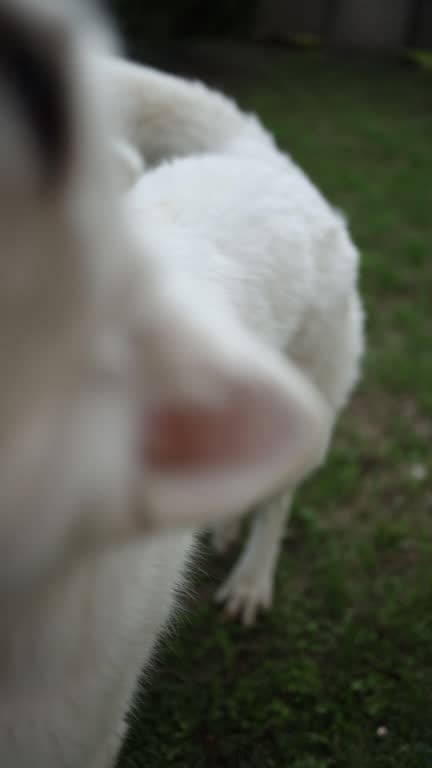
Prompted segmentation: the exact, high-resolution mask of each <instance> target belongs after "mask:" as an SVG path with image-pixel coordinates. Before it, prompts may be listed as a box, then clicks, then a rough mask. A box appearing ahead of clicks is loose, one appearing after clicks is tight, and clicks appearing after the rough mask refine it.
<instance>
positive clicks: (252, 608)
mask: <svg viewBox="0 0 432 768" xmlns="http://www.w3.org/2000/svg"><path fill="white" fill-rule="evenodd" d="M215 599H216V602H218V603H221V604H223V605H224V609H225V613H226V615H227V616H229V617H230V618H239V619H240V620H241V621H242V623H243V624H244V625H245V626H247V627H250V626H252V625H253V624H255V622H256V620H257V617H258V615H259V614H260V613H262V612H263V611H268V610H270V608H271V605H272V600H273V579H272V577H271V576H269V575H268V574H267V573H264V572H261V573H260V572H259V568H258V569H254V570H251V569H250V568H248V567H247V565H246V564H244V563H242V562H240V563H239V564H238V565H237V566H236V567H235V568H234V570H233V571H232V573H231V574H230V576H229V577H228V579H227V580H226V581H225V583H224V584H223V585H222V587H221V588H220V589H219V590H218V591H217V593H216V595H215Z"/></svg>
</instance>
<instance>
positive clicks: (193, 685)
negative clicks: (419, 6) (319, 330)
mask: <svg viewBox="0 0 432 768" xmlns="http://www.w3.org/2000/svg"><path fill="white" fill-rule="evenodd" d="M258 69H259V75H257V78H256V79H254V80H253V82H252V81H250V80H249V81H248V82H246V83H245V82H243V83H239V82H237V84H236V86H235V89H236V92H237V95H238V96H239V98H240V100H241V102H242V103H243V104H244V105H245V106H246V107H247V108H249V109H253V110H254V111H257V112H258V113H259V114H260V115H261V116H262V118H263V120H264V121H265V123H266V124H267V125H268V126H269V127H270V128H271V129H272V130H273V131H274V132H275V134H276V136H277V139H278V141H279V143H280V145H281V146H282V147H284V148H286V149H287V150H289V151H290V152H291V153H292V155H293V156H294V157H295V159H296V160H297V161H299V163H300V164H301V165H302V166H303V167H304V168H305V169H306V170H307V171H308V172H309V173H310V174H311V176H312V178H313V179H314V180H315V181H316V183H317V184H318V185H319V186H320V187H321V188H322V189H323V191H324V192H325V194H326V195H327V196H328V197H329V198H330V199H331V200H332V201H333V202H334V203H335V204H336V205H338V206H340V207H341V208H343V209H344V210H345V211H346V212H347V214H348V216H349V219H350V221H351V226H352V232H353V235H354V238H355V240H356V242H357V243H358V245H359V246H360V249H361V251H362V255H363V269H362V276H361V282H362V290H363V295H364V298H365V302H366V306H367V312H368V336H369V350H368V354H367V359H366V361H365V375H364V380H363V383H362V385H361V387H360V388H359V391H358V393H357V395H356V397H355V398H354V400H353V403H352V405H351V406H350V408H349V409H348V410H347V412H346V413H345V414H344V417H343V419H342V421H341V424H340V427H339V429H338V433H337V436H336V439H335V441H334V444H333V449H332V452H331V455H330V457H329V460H328V463H327V465H326V466H325V467H324V469H323V470H322V471H321V472H320V473H319V474H318V475H317V476H316V477H314V478H312V479H311V480H310V481H309V482H308V484H307V486H306V487H305V488H304V489H303V491H302V492H301V493H300V494H299V496H298V499H297V501H296V505H295V510H294V519H293V525H292V531H291V535H290V537H288V538H287V540H286V544H285V546H284V551H283V555H282V559H281V564H280V568H279V571H278V578H277V591H276V599H275V607H274V609H273V611H272V613H271V614H270V615H269V616H267V617H265V618H263V619H262V620H261V621H260V622H259V623H258V625H257V626H256V627H255V628H254V629H253V630H249V631H247V630H244V629H242V628H240V627H238V626H235V625H230V624H227V623H224V622H223V621H222V620H221V617H220V615H219V614H218V611H217V610H216V609H215V608H214V607H213V605H212V601H211V596H212V593H213V591H214V589H215V586H216V585H217V584H218V583H219V581H220V579H221V578H222V577H223V574H225V573H226V572H227V569H228V567H229V565H230V562H231V559H230V561H229V562H228V561H220V560H215V559H214V558H213V559H212V558H211V557H206V556H205V555H204V556H203V557H202V560H201V562H200V566H201V567H202V568H204V569H205V570H206V572H207V575H202V576H200V575H199V574H198V576H197V577H196V579H195V581H196V594H197V596H196V598H195V599H194V600H192V602H191V603H190V605H189V606H188V609H187V612H186V613H185V614H184V616H183V617H182V618H181V619H180V621H179V622H178V623H177V625H176V629H175V632H174V633H173V635H172V636H170V637H169V638H167V639H165V641H164V642H163V644H162V647H161V649H160V653H159V658H158V661H157V664H156V667H155V670H154V671H153V672H152V674H151V676H150V680H148V681H147V684H146V686H145V688H144V687H143V691H142V693H140V695H139V698H138V702H137V708H136V713H135V718H134V720H133V726H132V729H131V733H130V737H129V740H128V742H127V744H126V748H125V751H124V755H123V758H122V760H121V766H122V768H144V766H146V768H149V766H151V768H168V767H174V766H175V767H176V768H183V767H184V768H186V766H187V767H188V768H192V766H193V768H222V766H227V767H229V768H431V767H432V525H431V521H432V481H431V478H432V450H431V444H432V143H431V142H432V138H431V137H432V80H431V79H430V76H428V75H427V74H424V73H422V72H420V71H417V70H415V69H409V68H403V67H401V66H397V65H392V66H390V65H388V64H381V65H378V64H375V65H373V64H366V63H361V62H358V61H343V60H342V61H336V60H332V59H326V58H325V57H324V56H323V55H321V54H310V55H309V54H308V55H305V54H291V55H288V56H286V57H284V56H281V55H280V54H279V55H278V56H277V57H276V60H275V61H273V60H270V59H268V60H267V59H266V63H265V65H264V66H261V67H260V68H258ZM227 88H228V89H229V84H228V85H227ZM231 90H232V89H231ZM418 464H420V465H422V466H423V467H424V468H425V469H426V470H427V473H428V474H427V475H426V477H425V478H424V479H417V480H416V479H415V478H414V477H413V475H412V468H413V467H415V465H418ZM382 727H384V728H385V729H386V730H385V731H384V734H385V735H381V736H380V735H379V733H382V731H379V730H378V729H380V728H382Z"/></svg>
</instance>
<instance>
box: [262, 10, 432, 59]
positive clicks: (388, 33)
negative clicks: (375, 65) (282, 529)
mask: <svg viewBox="0 0 432 768" xmlns="http://www.w3.org/2000/svg"><path fill="white" fill-rule="evenodd" d="M295 35H306V36H318V37H320V38H322V39H323V40H324V41H325V42H327V43H329V44H332V45H335V46H340V47H351V48H369V49H384V50H392V49H397V48H400V47H403V46H410V47H418V48H426V49H432V0H259V2H258V6H257V14H256V20H255V36H256V37H258V38H261V39H273V40H281V41H282V40H284V39H289V38H292V37H293V36H295Z"/></svg>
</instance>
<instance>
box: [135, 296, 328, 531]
mask: <svg viewBox="0 0 432 768" xmlns="http://www.w3.org/2000/svg"><path fill="white" fill-rule="evenodd" d="M198 303H199V297H196V301H195V303H194V304H191V303H189V304H188V305H187V306H186V305H184V306H183V309H182V310H179V311H177V312H174V313H173V312H172V307H171V308H168V309H166V311H165V312H164V313H163V315H162V316H161V315H160V316H159V319H157V317H156V318H154V319H153V323H149V325H148V327H147V330H146V333H145V335H144V336H143V337H142V338H141V340H140V342H139V345H138V348H137V349H138V354H139V355H142V363H143V379H142V380H141V386H142V392H143V393H146V394H145V397H143V398H142V410H141V413H140V422H139V424H140V439H139V449H138V450H139V466H140V469H139V473H138V484H137V488H136V489H135V510H136V514H137V516H138V518H139V519H142V520H143V521H144V522H148V523H151V524H152V525H153V526H154V527H156V528H161V527H170V526H176V525H188V524H190V525H193V526H195V525H205V524H207V523H209V522H210V521H212V520H215V519H218V518H220V517H223V516H225V515H229V514H232V513H235V512H241V511H243V510H245V509H246V508H247V507H249V506H250V505H252V504H254V503H256V502H257V501H260V500H262V499H263V498H264V497H266V496H267V495H269V494H270V493H272V492H274V491H276V490H279V488H280V486H282V485H284V484H286V483H291V482H292V483H297V482H299V481H300V480H301V479H303V478H304V476H305V475H306V474H307V473H308V472H310V471H311V469H313V468H315V467H316V466H317V465H319V463H320V462H321V460H322V458H323V455H324V453H325V450H326V447H327V444H328V440H329V435H330V418H329V413H328V409H327V408H326V406H325V404H324V402H323V400H322V399H321V397H320V395H319V394H318V392H317V391H316V390H315V388H314V387H313V386H312V385H311V384H310V383H308V381H306V379H305V378H304V376H303V375H302V374H301V373H300V371H299V370H298V369H297V367H296V366H295V365H293V364H292V363H289V362H288V361H286V360H283V359H282V358H280V357H279V356H277V355H276V354H273V353H271V352H269V351H268V350H267V349H266V347H264V346H263V345H262V344H261V343H259V342H258V341H256V340H255V338H252V337H251V336H249V334H247V333H245V332H244V331H243V330H242V329H240V328H239V327H237V325H236V324H235V323H234V322H233V321H232V320H229V319H224V317H223V315H224V313H223V312H221V313H220V314H219V316H218V317H216V316H210V315H209V312H208V311H207V308H206V307H202V308H199V306H197V304H198ZM178 309H179V308H178ZM227 317H228V315H226V316H225V318H227Z"/></svg>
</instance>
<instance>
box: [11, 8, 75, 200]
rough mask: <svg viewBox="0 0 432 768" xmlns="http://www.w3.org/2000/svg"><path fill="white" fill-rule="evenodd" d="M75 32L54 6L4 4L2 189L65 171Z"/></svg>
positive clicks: (46, 179) (48, 180)
mask: <svg viewBox="0 0 432 768" xmlns="http://www.w3.org/2000/svg"><path fill="white" fill-rule="evenodd" d="M57 10H58V9H57ZM72 32H73V30H72V23H71V20H70V18H69V17H68V15H67V14H65V13H60V12H57V11H55V7H54V6H51V4H48V3H47V4H44V3H33V4H29V3H27V2H25V1H24V0H1V2H0V116H1V121H0V183H1V182H2V180H3V182H6V184H9V185H10V184H13V183H15V184H17V183H20V184H21V185H22V184H25V183H28V182H29V181H30V180H33V181H36V182H39V183H40V182H43V183H44V184H49V183H51V182H53V181H54V180H56V179H58V178H59V177H61V175H62V173H63V172H64V170H65V166H66V165H67V161H68V157H69V154H70V151H71V131H72V113H73V109H72V104H71V87H70V82H69V78H70V76H71V49H72V40H73V33H72Z"/></svg>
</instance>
